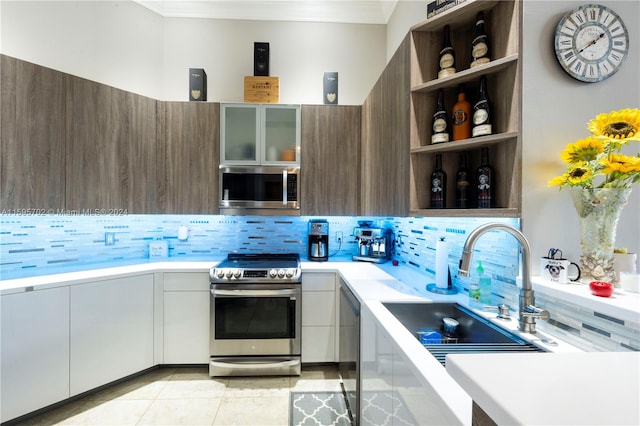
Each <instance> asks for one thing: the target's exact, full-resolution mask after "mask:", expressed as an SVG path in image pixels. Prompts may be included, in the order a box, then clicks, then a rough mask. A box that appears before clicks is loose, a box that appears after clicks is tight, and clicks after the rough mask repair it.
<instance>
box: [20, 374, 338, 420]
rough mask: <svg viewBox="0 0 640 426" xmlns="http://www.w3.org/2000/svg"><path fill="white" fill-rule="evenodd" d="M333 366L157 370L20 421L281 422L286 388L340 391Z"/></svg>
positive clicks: (285, 417)
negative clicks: (288, 372) (264, 372)
mask: <svg viewBox="0 0 640 426" xmlns="http://www.w3.org/2000/svg"><path fill="white" fill-rule="evenodd" d="M340 390H341V389H340V379H339V376H338V372H337V368H336V367H335V366H332V365H329V366H325V365H322V366H303V368H302V374H301V375H300V376H299V377H297V376H296V377H232V378H211V377H209V371H208V369H207V368H206V367H202V368H199V367H198V368H160V369H157V370H153V371H151V372H149V373H147V374H144V375H142V376H138V377H135V378H133V379H130V380H128V381H126V382H123V383H120V384H117V385H114V386H111V387H109V388H106V389H103V390H101V391H99V392H96V393H94V394H91V395H88V396H86V397H84V398H82V399H80V400H77V401H74V402H71V403H69V404H67V405H64V406H62V407H59V408H57V409H55V410H52V411H49V412H47V413H44V414H42V415H40V416H38V417H35V418H32V419H29V420H26V421H24V422H22V423H20V426H22V425H34V426H36V425H118V426H120V425H190V426H199V425H243V426H258V425H282V426H286V425H288V424H289V394H290V392H291V391H335V392H340Z"/></svg>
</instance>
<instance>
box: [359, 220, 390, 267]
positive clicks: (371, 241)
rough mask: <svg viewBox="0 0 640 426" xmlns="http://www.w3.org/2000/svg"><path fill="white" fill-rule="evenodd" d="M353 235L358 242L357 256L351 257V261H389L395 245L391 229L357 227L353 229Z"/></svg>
mask: <svg viewBox="0 0 640 426" xmlns="http://www.w3.org/2000/svg"><path fill="white" fill-rule="evenodd" d="M353 235H354V237H356V241H357V242H358V254H357V255H354V256H353V257H352V259H353V260H358V261H362V262H373V263H384V262H386V261H387V260H389V259H391V255H393V251H394V249H393V247H394V244H395V238H394V235H393V231H392V230H391V229H389V228H387V229H383V228H372V227H370V226H359V227H357V228H354V230H353Z"/></svg>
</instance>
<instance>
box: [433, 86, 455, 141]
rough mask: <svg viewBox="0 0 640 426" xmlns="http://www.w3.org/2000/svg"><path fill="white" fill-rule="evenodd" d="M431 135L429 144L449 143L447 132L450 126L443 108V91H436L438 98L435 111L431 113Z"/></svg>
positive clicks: (445, 110)
mask: <svg viewBox="0 0 640 426" xmlns="http://www.w3.org/2000/svg"><path fill="white" fill-rule="evenodd" d="M432 129H433V134H432V135H431V143H432V144H435V143H441V142H449V132H450V131H451V125H450V123H449V113H448V112H447V109H446V108H445V107H444V91H443V90H442V89H440V90H438V98H437V100H436V111H435V112H434V113H433V124H432Z"/></svg>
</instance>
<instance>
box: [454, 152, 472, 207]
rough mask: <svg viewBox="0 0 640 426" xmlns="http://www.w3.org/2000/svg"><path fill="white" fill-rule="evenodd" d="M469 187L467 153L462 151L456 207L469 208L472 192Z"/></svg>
mask: <svg viewBox="0 0 640 426" xmlns="http://www.w3.org/2000/svg"><path fill="white" fill-rule="evenodd" d="M470 189H471V188H470V187H469V170H468V169H467V153H466V152H462V153H460V166H459V168H458V172H457V173H456V208H458V209H468V208H469V207H471V206H470V205H469V201H470V197H469V192H470Z"/></svg>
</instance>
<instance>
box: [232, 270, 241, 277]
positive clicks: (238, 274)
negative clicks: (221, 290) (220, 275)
mask: <svg viewBox="0 0 640 426" xmlns="http://www.w3.org/2000/svg"><path fill="white" fill-rule="evenodd" d="M241 276H242V271H241V270H240V269H236V271H235V272H234V273H233V278H240V277H241Z"/></svg>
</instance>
